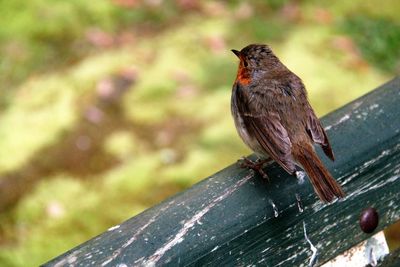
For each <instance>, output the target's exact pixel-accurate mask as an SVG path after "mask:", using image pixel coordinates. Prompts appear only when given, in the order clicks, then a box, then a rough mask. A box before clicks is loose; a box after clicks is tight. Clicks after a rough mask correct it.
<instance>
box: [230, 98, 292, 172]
mask: <svg viewBox="0 0 400 267" xmlns="http://www.w3.org/2000/svg"><path fill="white" fill-rule="evenodd" d="M236 97H237V98H238V99H237V101H236V106H237V108H238V112H239V113H240V115H241V116H242V117H243V121H244V124H245V127H246V129H247V131H248V133H249V135H251V136H252V137H254V138H255V140H256V141H257V142H258V144H259V147H260V148H261V149H262V150H263V151H264V152H265V153H266V154H268V155H269V156H270V157H271V158H272V159H273V160H275V161H276V162H277V163H278V164H279V165H281V166H282V168H284V169H285V170H286V171H287V172H289V173H290V174H293V173H294V172H295V171H296V167H295V164H294V161H293V157H292V153H291V147H292V143H291V141H290V138H289V136H288V133H287V131H286V129H285V127H283V126H282V124H281V119H280V117H279V114H278V113H275V112H272V111H268V110H267V108H265V107H264V106H263V105H260V103H265V102H264V101H262V97H263V96H262V95H258V96H257V97H258V101H257V102H255V101H249V100H254V99H249V98H250V97H249V96H247V95H245V94H244V93H243V91H241V90H237V95H236ZM260 98H261V99H260Z"/></svg>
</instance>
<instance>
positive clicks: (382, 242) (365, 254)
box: [322, 231, 389, 267]
mask: <svg viewBox="0 0 400 267" xmlns="http://www.w3.org/2000/svg"><path fill="white" fill-rule="evenodd" d="M388 253H389V248H388V246H387V244H386V239H385V235H384V233H383V231H381V232H379V233H377V234H375V235H374V236H372V237H371V238H369V239H367V240H365V241H363V242H361V243H360V244H358V245H356V246H354V247H352V248H351V249H349V250H347V251H345V252H344V253H343V254H341V255H339V256H337V257H336V258H334V259H332V260H330V261H328V262H327V263H325V264H324V265H322V267H341V266H346V267H358V266H366V265H368V264H370V265H371V266H376V263H377V261H378V260H379V259H380V258H382V257H384V256H385V255H387V254H388Z"/></svg>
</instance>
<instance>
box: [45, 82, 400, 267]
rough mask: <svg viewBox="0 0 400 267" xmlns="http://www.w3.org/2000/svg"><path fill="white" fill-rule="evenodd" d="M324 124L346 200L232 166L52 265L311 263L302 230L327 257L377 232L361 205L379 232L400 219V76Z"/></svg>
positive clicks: (276, 172)
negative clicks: (324, 198)
mask: <svg viewBox="0 0 400 267" xmlns="http://www.w3.org/2000/svg"><path fill="white" fill-rule="evenodd" d="M349 90H351V88H349ZM322 122H323V125H325V129H326V130H327V133H328V135H329V137H330V140H331V144H332V146H333V149H334V152H335V156H336V161H335V162H334V163H332V162H329V161H328V160H327V158H326V157H324V156H323V155H322V153H321V151H320V150H318V153H319V155H320V156H321V158H322V159H323V160H324V163H325V164H326V166H327V167H328V168H329V170H330V171H331V172H332V174H333V175H334V177H336V178H337V180H338V181H339V182H340V184H342V185H343V187H344V189H345V191H346V192H347V197H346V198H345V199H343V200H340V201H336V202H334V203H332V204H330V205H325V204H323V203H321V202H320V201H319V200H318V199H317V197H316V196H315V194H314V192H313V190H312V187H311V185H310V183H309V182H308V179H304V180H303V181H302V180H298V179H296V178H294V177H292V176H290V175H288V174H286V173H285V172H284V171H283V170H282V169H281V168H279V167H278V166H277V165H276V164H275V163H274V164H272V165H270V166H268V167H266V172H267V173H268V175H269V177H271V181H270V182H268V181H265V180H263V179H262V178H261V177H259V176H258V175H254V174H253V173H252V172H251V171H249V170H245V169H241V168H239V167H238V165H237V164H233V165H231V166H229V167H227V168H226V169H223V170H221V171H220V172H218V173H216V174H214V175H212V176H210V177H209V178H207V179H205V180H203V181H201V182H200V183H198V184H196V185H194V186H193V187H191V188H190V189H188V190H186V191H184V192H182V193H180V194H178V195H176V196H174V197H172V198H169V199H167V200H165V201H164V202H162V203H161V204H159V205H157V206H154V207H152V208H150V209H148V210H146V211H144V212H143V213H141V214H139V215H138V216H135V217H133V218H131V219H129V220H127V221H126V222H124V223H122V224H120V225H117V226H114V227H112V228H110V229H109V230H108V231H106V232H105V233H103V234H101V235H99V236H98V237H96V238H94V239H92V240H89V241H87V242H86V243H84V244H82V245H80V246H78V247H76V248H74V249H72V250H70V251H68V252H66V253H65V254H63V255H61V256H59V257H57V258H55V259H53V260H51V261H50V262H48V263H46V264H45V265H44V266H70V265H72V266H120V267H122V266H160V265H163V266H164V265H165V266H216V265H220V266H251V265H265V266H306V265H308V264H309V262H310V258H311V256H312V254H313V252H312V250H311V248H310V244H309V243H308V242H307V241H306V239H305V235H304V228H303V227H304V226H305V229H306V232H307V236H308V238H309V240H310V242H311V243H312V244H313V246H315V247H316V249H317V255H318V257H317V260H316V261H317V264H321V263H323V262H326V261H327V260H329V259H331V258H333V257H335V256H336V255H338V254H340V253H342V252H343V251H345V250H347V249H349V248H350V247H352V246H353V245H355V244H357V243H359V242H361V241H362V240H365V239H367V238H368V237H369V236H370V235H369V234H365V233H363V232H362V231H361V230H360V228H359V225H358V219H359V215H360V212H361V211H362V210H363V209H365V208H367V207H369V206H372V207H375V208H376V209H377V211H378V213H379V215H380V224H379V226H378V228H377V229H376V231H380V230H381V229H383V228H384V227H386V226H387V225H390V224H392V223H394V222H395V221H397V220H399V219H400V194H399V191H400V78H396V79H394V80H392V81H391V82H389V83H387V84H385V85H383V86H381V87H380V88H378V89H376V90H374V91H373V92H371V93H369V94H367V95H365V96H363V97H361V98H359V99H357V100H355V101H353V102H351V103H349V104H348V105H346V106H344V107H342V108H340V109H339V110H336V111H334V112H333V113H331V114H329V115H327V116H325V117H324V118H323V119H322ZM238 156H239V155H238ZM296 195H297V196H298V197H300V199H301V201H302V204H303V207H304V209H303V212H300V210H299V209H298V206H297V201H296ZM116 208H117V207H116ZM376 231H375V232H376Z"/></svg>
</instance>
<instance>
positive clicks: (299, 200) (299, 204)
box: [296, 194, 304, 213]
mask: <svg viewBox="0 0 400 267" xmlns="http://www.w3.org/2000/svg"><path fill="white" fill-rule="evenodd" d="M296 202H297V209H298V210H299V212H300V213H302V212H303V211H304V208H303V204H302V203H301V199H300V195H299V194H296Z"/></svg>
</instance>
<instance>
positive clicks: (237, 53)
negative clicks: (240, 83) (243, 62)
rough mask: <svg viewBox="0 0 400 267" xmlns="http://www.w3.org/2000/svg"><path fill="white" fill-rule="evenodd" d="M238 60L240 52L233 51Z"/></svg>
mask: <svg viewBox="0 0 400 267" xmlns="http://www.w3.org/2000/svg"><path fill="white" fill-rule="evenodd" d="M231 51H232V52H233V53H234V54H235V55H236V56H237V57H238V58H240V51H237V50H235V49H232V50H231Z"/></svg>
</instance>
